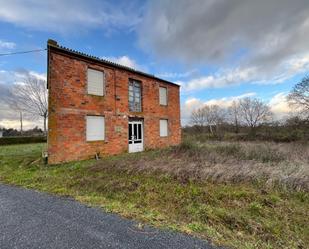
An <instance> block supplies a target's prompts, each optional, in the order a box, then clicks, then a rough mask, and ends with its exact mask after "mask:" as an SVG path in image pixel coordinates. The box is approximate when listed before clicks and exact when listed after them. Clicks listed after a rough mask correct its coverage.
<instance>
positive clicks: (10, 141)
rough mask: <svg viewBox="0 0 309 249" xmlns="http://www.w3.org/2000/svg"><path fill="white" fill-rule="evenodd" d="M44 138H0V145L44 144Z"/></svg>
mask: <svg viewBox="0 0 309 249" xmlns="http://www.w3.org/2000/svg"><path fill="white" fill-rule="evenodd" d="M45 142H46V137H42V136H40V137H1V138H0V145H10V144H30V143H45Z"/></svg>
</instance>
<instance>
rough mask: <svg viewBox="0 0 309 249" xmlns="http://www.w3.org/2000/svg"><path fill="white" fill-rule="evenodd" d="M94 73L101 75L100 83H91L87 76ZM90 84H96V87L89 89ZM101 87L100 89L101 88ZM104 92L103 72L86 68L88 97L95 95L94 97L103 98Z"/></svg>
mask: <svg viewBox="0 0 309 249" xmlns="http://www.w3.org/2000/svg"><path fill="white" fill-rule="evenodd" d="M91 72H92V73H96V74H100V75H102V82H91V81H90V79H89V78H90V77H89V74H90V73H91ZM91 84H97V85H98V86H99V88H98V87H97V86H94V87H91ZM101 86H102V88H101ZM104 91H105V74H104V72H103V71H100V70H96V69H93V68H87V93H88V94H90V95H96V96H104Z"/></svg>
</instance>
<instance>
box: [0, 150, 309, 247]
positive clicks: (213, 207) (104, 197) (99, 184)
mask: <svg viewBox="0 0 309 249" xmlns="http://www.w3.org/2000/svg"><path fill="white" fill-rule="evenodd" d="M192 146H193V145H190V144H185V145H182V147H180V148H179V149H178V153H181V151H186V150H190V149H192ZM193 147H194V146H193ZM41 149H42V144H31V145H10V146H2V147H1V148H0V181H2V182H4V183H8V184H14V185H19V186H23V187H27V188H33V189H37V190H41V191H46V192H49V193H53V194H58V195H65V196H72V197H74V198H75V199H76V200H78V201H80V202H83V203H86V204H88V205H93V206H99V207H102V208H103V209H104V210H106V211H110V212H115V213H119V214H120V215H122V216H124V217H128V218H132V219H135V220H137V221H139V222H141V223H144V222H145V223H147V224H151V225H154V226H157V227H161V228H169V229H174V230H178V231H183V232H186V233H189V234H193V235H195V236H198V237H200V238H203V239H207V240H210V241H212V242H213V243H214V244H216V245H223V246H228V247H232V248H305V247H306V245H308V244H309V230H308V229H309V228H308V224H309V220H308V216H309V214H308V210H309V196H308V193H307V192H296V191H288V190H283V189H279V188H278V189H276V188H272V189H264V188H262V187H261V186H259V185H258V184H256V183H255V184H250V183H237V184H232V183H225V184H224V183H211V182H209V181H208V182H207V181H194V180H189V181H186V182H183V181H179V179H177V178H175V177H173V176H171V175H170V174H167V173H164V172H163V173H162V172H159V171H158V172H155V171H154V172H151V173H149V172H147V171H143V170H140V171H138V170H130V167H128V168H125V167H116V166H117V165H119V164H124V162H126V164H128V166H129V165H130V164H133V163H134V164H136V163H143V162H146V161H147V160H148V161H153V160H154V159H156V160H158V158H162V160H168V158H169V156H170V155H169V154H168V153H169V150H165V151H164V150H163V151H148V152H143V153H137V154H123V155H119V156H111V157H108V158H104V159H102V161H101V162H99V163H97V162H96V161H94V160H88V161H81V162H73V163H66V164H62V165H56V166H44V164H43V163H42V161H41V160H40V155H41ZM195 149H197V148H195ZM195 149H194V150H195ZM238 150H239V149H238V147H233V148H229V149H225V148H223V149H222V148H221V149H218V151H219V152H220V153H227V154H235V153H237V151H238ZM162 155H163V156H162ZM170 160H172V158H171V159H170Z"/></svg>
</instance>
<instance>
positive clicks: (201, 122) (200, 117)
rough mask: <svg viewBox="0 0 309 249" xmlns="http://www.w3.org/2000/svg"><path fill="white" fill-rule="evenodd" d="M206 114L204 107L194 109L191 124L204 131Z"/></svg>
mask: <svg viewBox="0 0 309 249" xmlns="http://www.w3.org/2000/svg"><path fill="white" fill-rule="evenodd" d="M206 123H207V120H206V114H205V110H204V109H203V108H198V109H197V110H193V112H192V113H191V124H192V125H193V126H195V127H197V129H198V130H199V131H202V129H203V127H204V126H205V125H206Z"/></svg>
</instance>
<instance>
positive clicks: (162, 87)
mask: <svg viewBox="0 0 309 249" xmlns="http://www.w3.org/2000/svg"><path fill="white" fill-rule="evenodd" d="M161 89H164V90H165V103H164V101H162V98H161ZM167 94H168V92H167V87H165V86H159V103H160V105H162V106H167V102H168V97H167Z"/></svg>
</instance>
